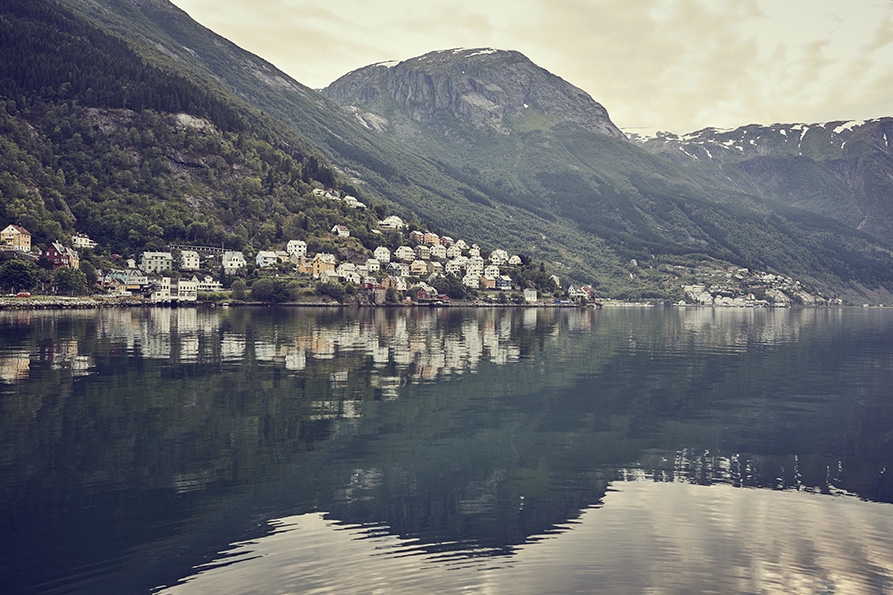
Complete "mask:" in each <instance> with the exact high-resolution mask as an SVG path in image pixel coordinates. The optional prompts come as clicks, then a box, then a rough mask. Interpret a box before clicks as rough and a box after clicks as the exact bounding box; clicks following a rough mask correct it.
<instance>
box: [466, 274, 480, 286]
mask: <svg viewBox="0 0 893 595" xmlns="http://www.w3.org/2000/svg"><path fill="white" fill-rule="evenodd" d="M462 285H464V286H465V287H470V288H472V289H478V288H479V287H480V286H481V276H480V275H473V274H466V275H465V276H464V277H462Z"/></svg>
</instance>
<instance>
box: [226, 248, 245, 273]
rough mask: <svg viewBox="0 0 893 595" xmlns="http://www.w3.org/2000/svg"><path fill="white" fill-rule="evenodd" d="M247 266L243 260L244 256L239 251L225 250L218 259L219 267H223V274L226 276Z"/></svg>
mask: <svg viewBox="0 0 893 595" xmlns="http://www.w3.org/2000/svg"><path fill="white" fill-rule="evenodd" d="M247 265H248V262H247V261H246V260H245V255H244V254H242V253H241V252H239V251H231V250H227V251H226V252H224V253H223V256H222V257H221V258H220V266H222V267H223V272H224V273H226V274H227V275H232V274H233V273H236V272H238V271H239V269H244V268H245V267H246V266H247Z"/></svg>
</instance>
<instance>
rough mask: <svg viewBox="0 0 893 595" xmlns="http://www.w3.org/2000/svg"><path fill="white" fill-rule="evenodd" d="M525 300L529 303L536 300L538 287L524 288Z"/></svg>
mask: <svg viewBox="0 0 893 595" xmlns="http://www.w3.org/2000/svg"><path fill="white" fill-rule="evenodd" d="M524 301H525V302H527V303H528V304H532V303H534V302H536V289H531V288H530V287H528V288H526V289H525V290H524Z"/></svg>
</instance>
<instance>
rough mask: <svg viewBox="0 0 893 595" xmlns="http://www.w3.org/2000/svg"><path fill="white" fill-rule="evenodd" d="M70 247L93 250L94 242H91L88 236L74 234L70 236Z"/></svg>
mask: <svg viewBox="0 0 893 595" xmlns="http://www.w3.org/2000/svg"><path fill="white" fill-rule="evenodd" d="M71 245H72V246H74V247H75V248H79V249H84V248H95V247H96V242H94V241H93V240H91V239H90V236H88V235H87V234H85V233H76V234H74V235H73V236H71Z"/></svg>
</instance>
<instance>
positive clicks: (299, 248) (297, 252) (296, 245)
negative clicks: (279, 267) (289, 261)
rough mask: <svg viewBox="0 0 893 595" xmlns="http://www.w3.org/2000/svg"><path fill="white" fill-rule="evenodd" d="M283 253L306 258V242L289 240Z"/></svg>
mask: <svg viewBox="0 0 893 595" xmlns="http://www.w3.org/2000/svg"><path fill="white" fill-rule="evenodd" d="M285 251H286V252H288V255H289V256H297V257H299V258H300V257H301V256H307V242H305V241H304V240H291V241H290V242H289V243H288V244H287V245H286V246H285Z"/></svg>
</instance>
